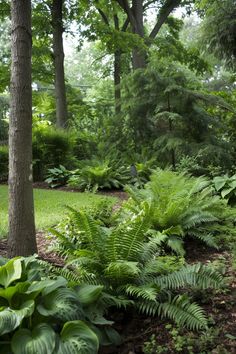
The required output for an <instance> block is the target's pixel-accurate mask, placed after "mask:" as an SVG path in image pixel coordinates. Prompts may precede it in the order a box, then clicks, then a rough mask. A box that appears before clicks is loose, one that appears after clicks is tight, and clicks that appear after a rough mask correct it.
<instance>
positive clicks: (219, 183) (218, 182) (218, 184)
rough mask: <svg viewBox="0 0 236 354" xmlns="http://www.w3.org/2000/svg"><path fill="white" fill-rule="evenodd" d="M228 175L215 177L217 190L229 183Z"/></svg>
mask: <svg viewBox="0 0 236 354" xmlns="http://www.w3.org/2000/svg"><path fill="white" fill-rule="evenodd" d="M227 180H228V177H226V176H225V177H220V176H219V177H215V178H214V179H213V182H214V185H215V189H216V190H217V191H219V190H220V189H221V188H223V187H224V185H225V184H226V183H227Z"/></svg>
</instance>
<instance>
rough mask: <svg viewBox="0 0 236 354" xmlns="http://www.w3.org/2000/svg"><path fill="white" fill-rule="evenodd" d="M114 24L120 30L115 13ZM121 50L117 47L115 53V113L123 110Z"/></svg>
mask: <svg viewBox="0 0 236 354" xmlns="http://www.w3.org/2000/svg"><path fill="white" fill-rule="evenodd" d="M114 25H115V29H116V31H119V30H120V26H119V18H118V16H117V15H116V14H115V15H114ZM120 82H121V50H120V49H116V50H115V53H114V89H115V113H116V114H119V113H120V111H121V102H120V100H121V89H120Z"/></svg>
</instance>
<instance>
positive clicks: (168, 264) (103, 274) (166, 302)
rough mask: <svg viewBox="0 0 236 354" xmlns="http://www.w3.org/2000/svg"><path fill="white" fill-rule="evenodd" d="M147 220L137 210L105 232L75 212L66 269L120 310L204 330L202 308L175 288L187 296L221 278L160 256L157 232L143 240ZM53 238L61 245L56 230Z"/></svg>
mask: <svg viewBox="0 0 236 354" xmlns="http://www.w3.org/2000/svg"><path fill="white" fill-rule="evenodd" d="M146 207H147V208H149V206H148V205H147V206H146ZM147 215H149V213H148V211H141V212H140V213H139V214H138V215H134V216H133V218H132V219H129V220H124V221H123V222H122V223H120V224H119V225H118V226H116V227H113V228H104V227H103V226H101V225H99V224H98V223H97V222H96V221H95V220H93V218H92V217H91V216H90V215H88V214H87V213H85V212H83V211H79V212H76V211H75V212H74V223H75V224H76V228H77V233H75V234H71V235H67V239H66V242H67V247H66V248H67V258H68V261H69V264H71V265H73V266H74V267H75V270H76V274H78V276H79V278H80V279H81V281H82V282H85V283H87V284H101V285H103V286H104V288H105V289H106V292H107V293H109V294H110V295H111V296H113V297H116V298H117V299H119V301H120V305H125V306H127V305H128V304H129V305H131V306H134V307H135V308H136V309H137V310H139V311H141V312H142V313H145V314H146V315H148V316H149V315H159V316H165V317H169V318H171V319H173V320H174V321H176V322H177V323H178V324H180V325H183V326H188V327H189V328H192V329H200V328H205V327H206V326H207V320H206V317H205V314H204V313H203V311H202V309H201V308H200V307H199V306H198V305H197V304H195V303H191V301H190V299H189V298H188V297H187V295H183V294H180V293H179V288H182V287H184V288H185V292H186V289H188V288H191V287H196V286H198V287H200V288H204V289H205V288H207V287H217V286H218V285H219V283H220V282H221V276H220V275H219V274H217V273H215V272H214V271H213V270H212V269H210V268H208V267H206V266H204V265H201V264H195V265H191V266H187V265H185V264H184V265H183V259H179V258H177V257H175V258H172V259H171V260H170V258H169V257H165V256H162V255H161V254H162V246H161V244H162V241H163V237H164V236H163V235H162V234H161V233H159V234H158V235H155V237H152V236H151V235H150V237H149V239H147V231H148V230H149V227H150V219H149V217H147ZM54 234H55V235H56V236H58V242H61V243H63V242H64V237H63V235H62V234H61V233H60V232H59V231H55V232H54ZM70 237H71V242H72V246H71V247H70ZM122 299H123V300H122Z"/></svg>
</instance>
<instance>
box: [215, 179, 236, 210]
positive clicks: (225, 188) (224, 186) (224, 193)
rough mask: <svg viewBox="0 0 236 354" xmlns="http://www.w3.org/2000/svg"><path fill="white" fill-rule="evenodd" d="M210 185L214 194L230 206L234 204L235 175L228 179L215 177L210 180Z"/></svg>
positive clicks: (235, 191) (235, 197)
mask: <svg viewBox="0 0 236 354" xmlns="http://www.w3.org/2000/svg"><path fill="white" fill-rule="evenodd" d="M212 185H213V187H214V189H215V190H216V192H217V193H218V194H220V196H221V197H222V198H223V199H226V200H227V202H228V203H229V204H231V205H234V204H235V202H236V174H235V175H233V176H231V177H229V176H228V175H225V176H216V177H214V178H213V180H212Z"/></svg>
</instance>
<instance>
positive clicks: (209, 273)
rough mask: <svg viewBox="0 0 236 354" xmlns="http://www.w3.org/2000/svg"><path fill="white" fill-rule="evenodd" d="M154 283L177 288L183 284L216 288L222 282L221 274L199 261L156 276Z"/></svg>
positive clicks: (167, 287) (168, 287)
mask: <svg viewBox="0 0 236 354" xmlns="http://www.w3.org/2000/svg"><path fill="white" fill-rule="evenodd" d="M155 283H156V284H158V285H159V286H161V287H162V288H165V289H179V288H180V287H184V286H197V287H200V288H201V289H207V288H216V289H217V288H219V286H220V284H222V276H221V275H220V274H219V273H218V272H216V271H214V270H212V269H211V268H210V267H207V266H205V265H203V264H200V263H199V264H194V265H191V266H185V267H183V268H182V269H180V270H179V271H176V272H173V273H171V274H168V275H165V276H160V277H157V278H156V279H155Z"/></svg>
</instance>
